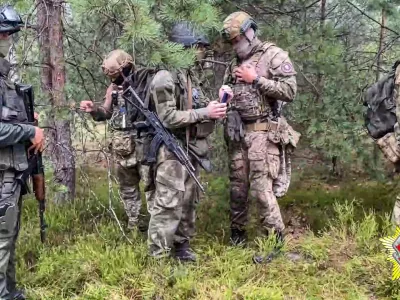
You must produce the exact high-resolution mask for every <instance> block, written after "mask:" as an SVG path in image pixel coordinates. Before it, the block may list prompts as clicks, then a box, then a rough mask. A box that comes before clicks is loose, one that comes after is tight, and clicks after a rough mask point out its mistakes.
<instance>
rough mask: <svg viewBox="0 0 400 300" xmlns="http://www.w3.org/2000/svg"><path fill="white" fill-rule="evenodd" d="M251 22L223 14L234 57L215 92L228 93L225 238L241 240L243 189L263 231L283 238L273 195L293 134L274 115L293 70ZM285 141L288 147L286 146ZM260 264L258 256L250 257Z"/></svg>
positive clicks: (286, 167) (286, 170)
mask: <svg viewBox="0 0 400 300" xmlns="http://www.w3.org/2000/svg"><path fill="white" fill-rule="evenodd" d="M256 30H257V24H256V22H255V21H254V20H253V18H252V17H251V16H249V15H248V14H247V13H244V12H235V13H233V14H231V15H229V16H228V17H227V18H226V19H225V20H224V24H223V31H222V35H223V38H224V39H225V40H226V41H227V42H229V43H230V44H231V45H232V48H233V50H234V52H235V53H236V57H235V58H234V59H233V61H232V62H231V63H230V65H229V66H228V68H227V70H226V74H225V78H224V85H223V86H222V87H221V89H220V92H219V93H220V95H221V94H223V93H224V92H226V93H228V94H229V97H228V102H229V109H228V113H227V119H226V121H227V122H226V123H227V124H226V139H227V144H228V151H229V161H230V207H231V242H232V243H233V244H234V245H238V244H242V243H245V242H246V239H247V237H246V231H245V226H246V225H247V222H248V216H247V215H248V208H249V199H248V193H249V190H250V192H251V196H253V197H254V198H256V200H257V202H258V206H259V212H260V222H261V226H262V229H263V231H264V232H265V234H267V235H268V234H269V232H270V231H272V230H273V231H274V232H275V234H276V236H277V241H278V242H281V241H283V231H284V229H285V225H284V223H283V220H282V216H281V212H280V209H279V205H278V202H277V198H276V196H277V195H279V196H282V195H283V194H284V193H285V192H286V190H287V188H288V185H289V181H290V162H289V161H288V160H287V159H288V155H287V151H288V150H289V148H291V147H295V146H296V143H297V140H298V137H299V136H298V134H297V133H296V132H294V131H293V130H292V129H291V127H290V126H289V125H288V124H287V122H286V121H285V119H284V118H283V117H282V116H281V115H280V111H281V108H282V106H283V105H284V103H285V102H291V101H293V99H294V98H295V95H296V90H297V84H296V77H295V75H296V72H295V70H294V68H293V65H292V63H291V61H290V59H289V56H288V53H287V52H285V51H283V50H282V49H280V48H279V47H277V46H276V45H275V44H273V43H263V42H261V41H260V40H259V39H258V38H257V37H256ZM290 145H291V146H290ZM254 261H255V262H256V263H261V262H262V261H263V257H261V256H255V257H254Z"/></svg>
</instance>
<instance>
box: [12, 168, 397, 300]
mask: <svg viewBox="0 0 400 300" xmlns="http://www.w3.org/2000/svg"><path fill="white" fill-rule="evenodd" d="M81 175H82V174H81ZM81 178H82V177H81ZM89 178H90V180H89V182H84V181H80V182H82V184H81V185H80V186H79V187H78V194H79V195H80V198H81V199H80V200H77V201H76V202H75V203H72V204H68V205H65V206H62V207H57V206H54V205H51V203H50V201H49V205H48V208H47V212H46V218H47V222H48V224H49V228H48V236H47V243H46V244H45V245H42V244H41V243H40V239H39V228H38V218H37V206H36V203H35V201H34V200H33V199H29V198H28V199H27V200H26V201H25V202H24V209H23V223H22V231H21V234H20V238H19V242H18V248H17V252H18V274H17V275H18V278H19V282H20V284H21V285H22V286H23V287H24V288H25V290H26V292H27V294H28V295H29V299H57V300H58V299H85V300H95V299H96V300H97V299H99V300H100V299H112V300H114V299H115V300H117V299H118V300H119V299H121V300H124V299H400V284H399V282H398V281H397V282H396V281H395V282H394V281H392V280H391V266H390V264H389V263H388V262H387V261H386V254H385V253H383V246H381V244H380V242H379V238H380V237H383V236H385V235H388V234H389V233H391V232H392V227H391V225H390V224H389V222H388V213H389V212H390V211H391V209H392V206H393V200H392V199H394V198H393V195H394V194H393V193H394V187H393V186H391V185H383V184H377V183H363V184H362V185H358V183H354V182H350V183H347V184H345V185H342V186H338V187H335V188H332V187H331V188H330V189H328V187H327V186H324V185H323V184H320V183H316V182H308V183H302V184H295V185H293V187H292V189H291V191H290V192H289V194H288V196H287V197H285V198H283V199H281V200H280V202H281V206H282V210H283V211H284V212H285V220H288V219H290V218H292V217H293V216H298V215H301V216H302V217H303V218H304V219H305V221H304V222H305V223H306V225H308V226H309V229H307V230H305V231H304V233H303V234H301V235H300V236H299V237H298V238H297V239H293V238H292V239H291V240H289V242H288V243H287V244H285V246H284V255H282V256H280V257H278V258H276V259H275V260H273V261H272V262H271V263H270V264H268V265H263V266H256V265H254V264H253V263H252V262H251V258H252V256H253V254H254V253H255V252H260V251H269V250H270V249H271V247H272V241H271V240H269V239H261V238H260V237H259V236H257V232H256V228H257V224H258V222H257V220H256V218H255V217H253V218H252V220H251V223H250V225H249V232H250V237H251V238H252V239H254V241H253V242H252V243H250V245H249V247H247V248H234V247H230V246H229V244H228V243H227V240H228V236H229V231H228V229H229V216H228V212H229V204H228V182H227V180H226V178H223V177H221V178H206V179H205V181H207V182H208V184H207V187H208V192H207V195H206V197H205V198H204V199H202V201H201V203H200V204H199V207H198V222H197V236H196V237H195V239H194V240H193V248H194V249H195V251H196V253H197V254H198V262H196V263H195V264H191V265H181V264H178V263H176V262H175V261H173V260H171V259H164V260H160V261H154V260H152V259H151V258H149V257H148V256H147V244H146V237H145V236H144V235H143V234H141V233H139V232H130V233H127V238H125V237H124V236H123V234H122V233H121V230H120V228H119V226H118V224H117V222H116V221H115V218H114V217H113V215H112V214H111V212H110V210H109V204H110V202H109V198H108V182H107V180H106V175H105V174H104V172H103V171H98V170H91V171H90V177H89ZM90 187H92V190H90ZM92 192H93V193H92ZM111 205H112V207H113V208H114V211H115V213H116V215H117V217H118V219H120V220H121V222H122V223H123V226H125V225H124V224H125V221H126V219H125V215H124V211H123V208H122V205H121V203H120V202H119V201H118V200H117V199H112V200H111ZM143 211H144V210H143ZM253 215H255V211H254V209H253ZM124 228H125V227H124ZM288 252H297V253H300V254H301V257H302V259H301V260H300V261H296V262H293V261H290V260H288V258H287V257H286V255H285V253H288Z"/></svg>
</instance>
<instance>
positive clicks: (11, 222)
mask: <svg viewBox="0 0 400 300" xmlns="http://www.w3.org/2000/svg"><path fill="white" fill-rule="evenodd" d="M0 180H1V187H0V189H1V190H0V232H1V234H0V298H1V297H3V296H5V295H7V294H8V293H9V292H11V291H13V290H14V289H15V285H16V269H15V263H16V261H15V244H16V241H17V237H18V232H19V222H20V208H21V207H20V205H21V202H20V200H21V199H20V198H21V186H20V185H19V184H18V183H17V181H16V179H15V173H14V172H12V171H2V172H0ZM1 299H3V298H1Z"/></svg>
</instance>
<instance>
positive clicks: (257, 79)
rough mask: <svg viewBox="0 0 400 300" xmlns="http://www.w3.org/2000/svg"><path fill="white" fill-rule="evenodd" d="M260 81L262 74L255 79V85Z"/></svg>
mask: <svg viewBox="0 0 400 300" xmlns="http://www.w3.org/2000/svg"><path fill="white" fill-rule="evenodd" d="M259 81H260V75H257V77H256V79H254V80H253V83H252V84H253V87H255V86H256V84H257V83H258V82H259Z"/></svg>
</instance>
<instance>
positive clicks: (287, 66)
mask: <svg viewBox="0 0 400 300" xmlns="http://www.w3.org/2000/svg"><path fill="white" fill-rule="evenodd" d="M281 70H282V72H283V73H292V72H293V65H292V64H291V63H289V62H284V63H283V64H282V65H281Z"/></svg>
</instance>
